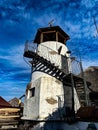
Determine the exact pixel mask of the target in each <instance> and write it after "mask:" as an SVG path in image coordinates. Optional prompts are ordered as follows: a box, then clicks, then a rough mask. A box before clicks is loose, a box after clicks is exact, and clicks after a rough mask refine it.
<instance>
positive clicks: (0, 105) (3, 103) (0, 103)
mask: <svg viewBox="0 0 98 130" xmlns="http://www.w3.org/2000/svg"><path fill="white" fill-rule="evenodd" d="M4 107H11V105H10V104H9V103H8V102H7V101H6V100H5V99H3V98H2V97H1V96H0V108H4Z"/></svg>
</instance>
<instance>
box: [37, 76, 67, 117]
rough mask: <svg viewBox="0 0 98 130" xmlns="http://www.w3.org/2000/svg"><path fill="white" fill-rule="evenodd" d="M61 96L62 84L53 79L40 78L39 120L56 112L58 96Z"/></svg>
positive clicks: (62, 93) (62, 92)
mask: <svg viewBox="0 0 98 130" xmlns="http://www.w3.org/2000/svg"><path fill="white" fill-rule="evenodd" d="M61 95H63V97H64V91H63V85H62V82H60V81H59V80H57V79H55V78H53V77H42V78H41V86H40V105H39V115H40V118H41V119H44V118H45V117H48V116H49V115H51V114H52V113H53V112H54V111H56V110H58V96H61Z"/></svg>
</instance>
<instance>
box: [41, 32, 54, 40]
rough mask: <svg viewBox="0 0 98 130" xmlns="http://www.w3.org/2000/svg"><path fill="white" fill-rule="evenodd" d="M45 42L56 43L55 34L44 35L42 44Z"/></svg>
mask: <svg viewBox="0 0 98 130" xmlns="http://www.w3.org/2000/svg"><path fill="white" fill-rule="evenodd" d="M46 41H56V33H55V32H51V33H44V34H43V42H46Z"/></svg>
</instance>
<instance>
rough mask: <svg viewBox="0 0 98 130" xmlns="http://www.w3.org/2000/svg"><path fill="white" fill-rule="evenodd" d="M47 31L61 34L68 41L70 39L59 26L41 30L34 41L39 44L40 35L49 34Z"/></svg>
mask: <svg viewBox="0 0 98 130" xmlns="http://www.w3.org/2000/svg"><path fill="white" fill-rule="evenodd" d="M47 31H55V32H60V33H61V34H62V35H63V36H64V37H65V38H66V40H68V39H70V37H69V36H68V34H67V33H65V32H64V31H63V30H62V29H61V28H60V27H59V26H52V27H46V28H39V29H38V31H37V33H36V36H35V39H34V43H39V39H40V34H41V33H42V32H47Z"/></svg>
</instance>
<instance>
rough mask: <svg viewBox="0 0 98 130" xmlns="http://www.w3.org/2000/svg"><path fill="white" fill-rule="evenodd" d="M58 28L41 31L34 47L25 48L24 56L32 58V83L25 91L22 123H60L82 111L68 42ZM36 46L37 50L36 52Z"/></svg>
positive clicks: (66, 36)
mask: <svg viewBox="0 0 98 130" xmlns="http://www.w3.org/2000/svg"><path fill="white" fill-rule="evenodd" d="M68 39H70V38H69V36H68V35H67V34H66V33H65V32H64V31H63V30H62V29H61V28H60V27H59V26H53V27H46V28H40V29H38V31H37V34H36V36H35V40H34V44H33V43H32V45H31V44H30V45H29V44H26V47H25V52H24V56H25V57H27V58H31V61H30V63H31V65H32V74H31V81H30V83H29V84H28V85H27V88H26V94H25V95H26V96H25V103H24V112H23V117H22V119H25V120H33V121H42V120H48V119H53V120H61V119H63V118H64V116H65V117H66V116H69V115H74V113H75V112H76V111H77V110H78V109H79V108H80V102H79V98H78V96H77V92H76V89H75V81H77V77H75V76H73V75H72V67H71V59H70V54H69V53H68V52H69V50H68V48H67V46H66V41H67V40H68ZM36 45H37V48H36V50H35V49H34V48H35V46H36Z"/></svg>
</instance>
